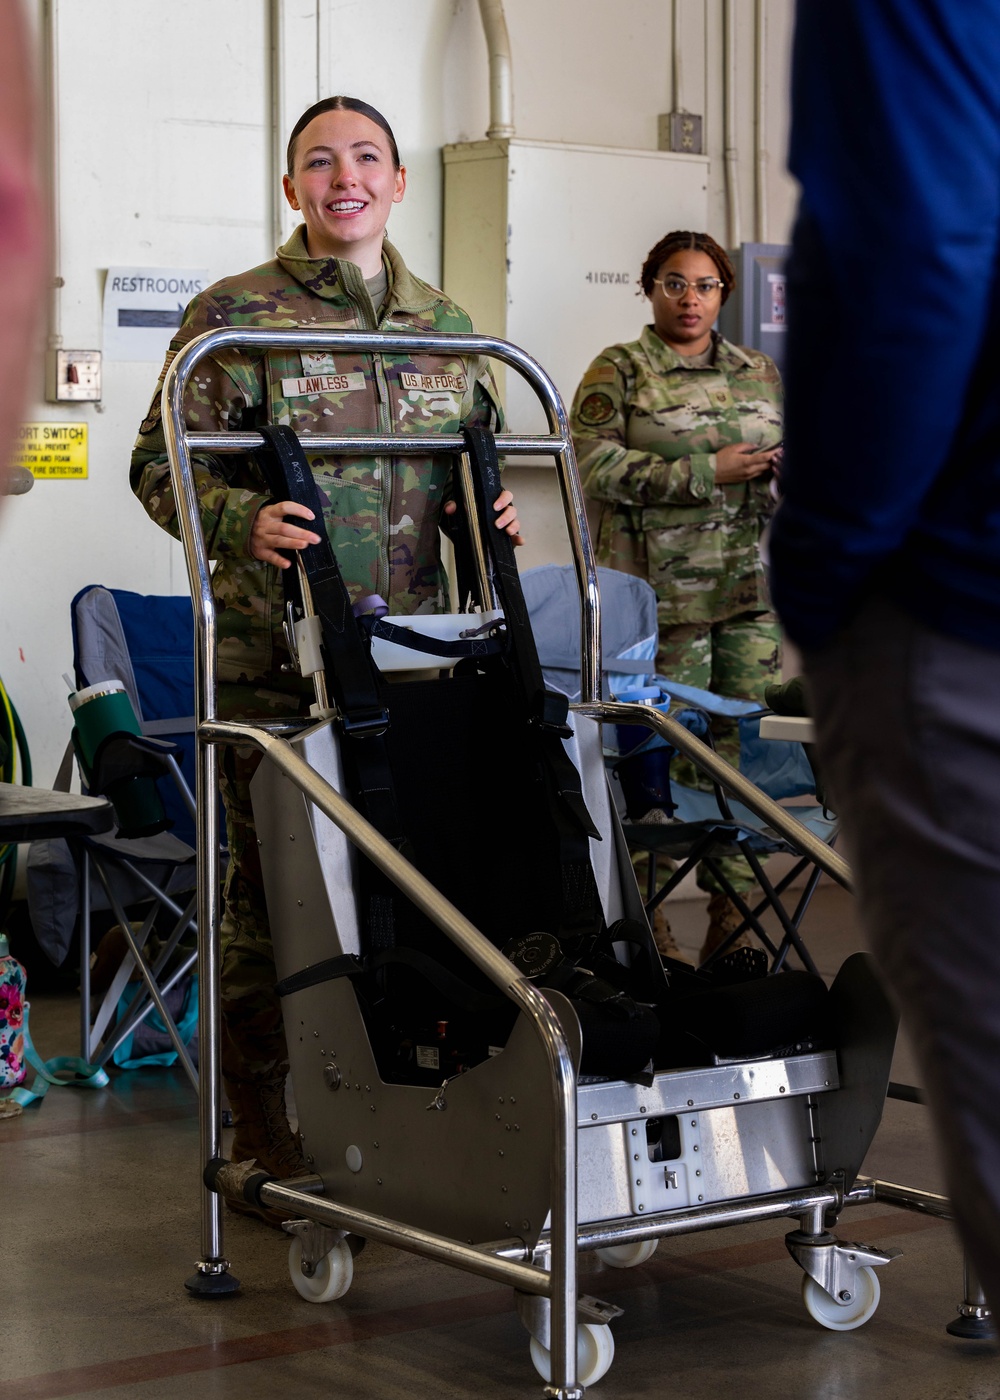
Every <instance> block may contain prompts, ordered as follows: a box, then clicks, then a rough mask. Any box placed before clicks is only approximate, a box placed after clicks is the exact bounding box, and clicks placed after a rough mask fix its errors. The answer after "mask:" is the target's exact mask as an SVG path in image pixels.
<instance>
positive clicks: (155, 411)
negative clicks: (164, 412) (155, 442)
mask: <svg viewBox="0 0 1000 1400" xmlns="http://www.w3.org/2000/svg"><path fill="white" fill-rule="evenodd" d="M160 412H161V410H160V396H159V394H157V396H156V398H155V399H154V400H153V402H152V403H151V404H150V408H149V415H148V417H146V418H144V419H143V420H142V423H141V424H140V426H139V436H140V437H146V435H147V434H148V433H151V432H152V431H153V430H154V428H156V426H157V424H158V423H159V421H160Z"/></svg>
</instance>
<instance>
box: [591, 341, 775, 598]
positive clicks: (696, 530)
mask: <svg viewBox="0 0 1000 1400" xmlns="http://www.w3.org/2000/svg"><path fill="white" fill-rule="evenodd" d="M571 425H572V433H573V443H574V446H575V448H576V454H577V460H578V462H579V466H580V475H581V477H582V478H583V485H584V491H585V492H586V494H587V495H588V496H589V497H590V498H591V499H592V500H594V501H597V502H599V503H600V525H599V528H598V537H597V554H598V559H599V561H600V563H602V564H607V565H609V566H610V567H611V568H614V569H621V570H623V571H624V572H626V573H631V574H639V575H640V576H641V577H643V578H646V579H648V580H649V582H650V583H651V584H652V585H653V587H654V588H655V589H656V593H657V597H658V598H659V600H660V610H659V611H660V618H661V622H667V621H668V620H669V621H672V622H677V623H689V622H718V621H721V620H723V619H724V618H727V617H732V616H734V615H735V614H736V613H740V612H745V611H750V610H761V609H766V608H768V607H769V606H770V603H769V600H768V596H767V587H766V583H765V579H764V571H763V568H762V566H761V561H760V549H759V542H760V535H761V532H762V530H763V528H764V525H765V524H766V522H767V520H768V518H769V517H770V515H771V513H772V512H773V510H774V501H773V500H772V498H771V495H770V491H769V483H770V480H771V475H770V473H769V472H768V473H765V474H764V475H763V476H760V477H757V478H755V479H754V480H753V481H750V482H737V483H733V484H731V485H724V486H716V484H715V453H716V451H717V450H718V449H719V448H720V447H724V446H726V444H728V443H734V442H752V443H755V444H759V445H760V446H761V447H774V446H776V445H777V444H778V443H779V442H780V441H781V380H780V378H779V376H778V371H777V369H776V368H775V365H774V363H773V362H772V361H771V360H769V359H768V357H767V356H766V355H762V354H760V352H759V351H756V350H743V349H740V347H739V346H736V345H731V344H730V343H729V341H728V340H724V339H723V338H722V337H721V336H719V335H716V336H715V363H714V364H713V365H707V366H700V367H699V366H692V365H689V364H688V363H687V362H686V361H685V358H684V356H682V355H678V354H677V353H676V352H675V351H673V350H671V349H670V347H669V346H668V345H667V344H666V343H665V342H664V341H662V340H661V339H660V337H659V336H658V335H657V334H656V332H655V331H654V330H653V328H652V326H646V327H644V329H643V332H642V335H641V336H640V337H639V339H638V340H635V341H632V342H630V343H629V344H627V345H612V346H609V347H608V349H607V350H604V351H603V352H602V353H601V354H600V355H598V357H597V359H596V360H595V361H594V362H593V364H592V365H591V366H590V368H589V369H588V370H587V372H586V374H585V375H584V376H583V379H582V381H581V383H580V387H579V389H578V390H577V393H576V398H575V400H574V402H573V411H572V415H571Z"/></svg>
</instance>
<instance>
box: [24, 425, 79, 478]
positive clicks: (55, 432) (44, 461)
mask: <svg viewBox="0 0 1000 1400" xmlns="http://www.w3.org/2000/svg"><path fill="white" fill-rule="evenodd" d="M14 462H15V463H16V465H17V466H19V467H26V468H27V470H28V471H29V472H31V474H32V476H34V477H57V478H63V479H66V480H68V479H73V478H76V479H79V478H81V477H85V476H86V475H87V424H86V423H23V424H22V425H21V428H20V430H19V432H18V439H17V446H16V448H15V450H14Z"/></svg>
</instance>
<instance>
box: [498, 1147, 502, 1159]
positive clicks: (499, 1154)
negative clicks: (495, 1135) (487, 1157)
mask: <svg viewBox="0 0 1000 1400" xmlns="http://www.w3.org/2000/svg"><path fill="white" fill-rule="evenodd" d="M497 1156H498V1157H502V1156H503V1148H502V1147H501V1149H500V1151H499V1152H498V1153H497Z"/></svg>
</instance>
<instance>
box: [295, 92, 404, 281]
mask: <svg viewBox="0 0 1000 1400" xmlns="http://www.w3.org/2000/svg"><path fill="white" fill-rule="evenodd" d="M310 114H312V115H310ZM373 126H374V127H377V128H378V131H377V132H376V131H373V130H372V128H373ZM283 183H284V187H285V197H286V199H287V200H288V202H289V204H290V205H291V206H292V208H293V209H296V210H299V211H300V212H301V214H302V217H303V218H304V219H305V222H306V229H307V231H308V232H307V241H308V244H309V250H310V253H311V255H312V256H313V257H320V256H326V257H332V258H349V259H350V261H351V262H354V263H357V265H358V266H359V267H360V268H361V270H362V272H363V273H364V275H365V276H366V277H374V276H376V275H377V274H378V272H379V269H380V268H381V265H382V235H383V233H384V232H385V226H386V223H387V221H388V218H389V214H390V211H391V209H392V206H393V205H394V204H398V203H399V201H400V200H401V199H402V198H403V194H404V193H405V190H406V170H405V168H404V167H403V166H402V165H400V162H399V151H398V149H397V147H396V140H395V137H394V136H393V134H392V130H391V128H390V127H389V124H388V123H387V122H386V120H385V118H384V117H383V116H382V114H381V113H380V112H377V111H376V110H375V108H374V107H369V105H368V103H367V102H360V101H358V99H357V98H351V97H331V98H327V100H326V101H325V102H319V103H317V104H316V106H315V107H310V109H309V111H308V112H305V113H303V115H302V116H301V117H300V118H299V120H298V122H297V123H296V125H295V128H294V130H293V131H292V134H291V137H290V138H289V142H288V173H287V174H286V175H285V177H284V182H283Z"/></svg>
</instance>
